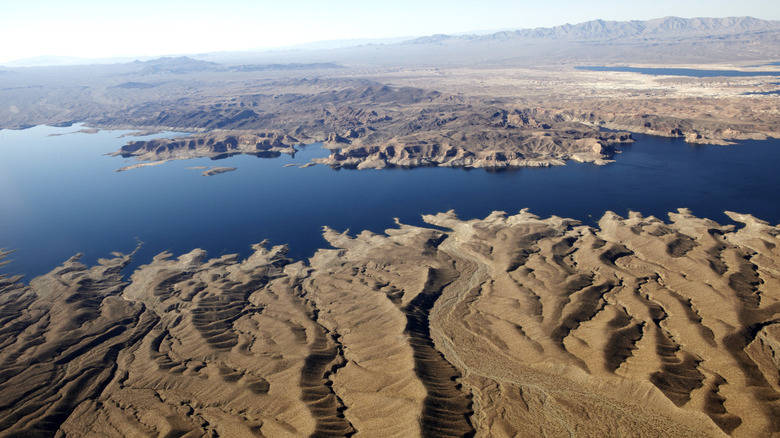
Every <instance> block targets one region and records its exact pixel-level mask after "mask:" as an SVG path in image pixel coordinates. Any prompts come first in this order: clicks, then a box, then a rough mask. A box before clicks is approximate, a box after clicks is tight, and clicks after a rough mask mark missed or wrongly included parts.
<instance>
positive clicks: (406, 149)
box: [314, 127, 633, 169]
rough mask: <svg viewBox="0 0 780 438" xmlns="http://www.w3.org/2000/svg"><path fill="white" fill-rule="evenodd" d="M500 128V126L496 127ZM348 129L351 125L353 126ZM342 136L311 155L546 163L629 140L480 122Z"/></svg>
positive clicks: (415, 162) (605, 151) (391, 163)
mask: <svg viewBox="0 0 780 438" xmlns="http://www.w3.org/2000/svg"><path fill="white" fill-rule="evenodd" d="M502 131H504V132H502ZM353 132H354V131H353ZM353 136H354V137H357V138H356V139H355V140H349V141H347V139H346V138H345V137H340V136H339V137H338V138H341V139H342V140H343V141H340V142H339V141H329V142H327V143H325V145H326V147H328V148H329V149H332V150H333V152H332V153H331V155H330V156H328V157H326V158H318V159H315V160H314V161H315V162H317V163H321V164H326V165H328V166H331V167H333V168H342V167H346V168H357V169H383V168H387V167H420V166H442V167H464V168H503V167H546V166H555V165H563V164H565V162H566V161H568V160H575V161H579V162H591V163H595V164H606V163H608V162H610V161H611V160H610V158H611V157H612V154H613V152H614V145H616V144H619V143H627V142H632V141H633V139H632V138H631V135H630V134H628V133H625V132H623V133H613V132H596V131H590V130H588V129H584V130H581V129H569V130H565V131H564V130H553V129H550V128H549V127H547V128H546V129H544V128H542V129H539V130H533V129H523V130H520V129H513V128H510V129H506V128H504V129H501V128H493V129H489V128H486V129H485V130H483V131H480V132H474V133H458V132H448V133H444V134H442V135H430V136H425V135H413V136H407V137H401V138H396V139H393V140H391V141H387V142H385V143H380V144H378V145H374V144H371V145H366V143H369V141H366V140H361V138H360V136H359V135H357V136H355V135H354V134H353ZM329 140H330V139H329Z"/></svg>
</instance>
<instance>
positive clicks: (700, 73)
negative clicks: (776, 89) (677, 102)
mask: <svg viewBox="0 0 780 438" xmlns="http://www.w3.org/2000/svg"><path fill="white" fill-rule="evenodd" d="M772 65H775V64H772ZM574 68H575V69H577V70H589V71H615V72H625V73H640V74H643V75H654V76H660V75H668V76H688V77H693V78H713V77H721V76H729V77H754V76H780V71H739V70H700V69H694V68H659V67H654V68H645V67H605V66H586V65H583V66H578V67H574Z"/></svg>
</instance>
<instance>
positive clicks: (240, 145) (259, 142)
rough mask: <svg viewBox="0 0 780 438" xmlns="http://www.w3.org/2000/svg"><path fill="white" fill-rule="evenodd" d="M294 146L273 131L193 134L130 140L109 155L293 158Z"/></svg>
mask: <svg viewBox="0 0 780 438" xmlns="http://www.w3.org/2000/svg"><path fill="white" fill-rule="evenodd" d="M297 143H298V140H296V139H295V138H293V137H290V136H289V135H285V134H278V133H273V132H272V133H266V132H261V133H248V132H240V131H238V132H235V131H234V132H229V133H225V132H215V133H209V134H193V135H190V136H188V137H176V138H158V139H154V140H148V141H131V142H128V143H127V144H126V145H125V146H122V148H120V149H119V150H118V151H116V152H114V153H112V154H109V155H113V156H121V157H123V158H136V159H137V160H140V161H168V160H186V159H190V158H197V157H208V158H222V157H227V156H230V155H236V154H249V155H256V156H258V157H267V158H273V157H278V156H279V155H281V154H283V153H284V154H291V155H294V154H295V152H296V149H295V144H297Z"/></svg>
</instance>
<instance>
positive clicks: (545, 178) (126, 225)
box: [0, 126, 780, 277]
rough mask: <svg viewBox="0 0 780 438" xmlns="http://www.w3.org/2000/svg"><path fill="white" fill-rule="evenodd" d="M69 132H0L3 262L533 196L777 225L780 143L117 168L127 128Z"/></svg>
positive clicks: (301, 237)
mask: <svg viewBox="0 0 780 438" xmlns="http://www.w3.org/2000/svg"><path fill="white" fill-rule="evenodd" d="M77 129H79V127H75V128H74V127H71V128H52V127H44V126H39V127H35V128H32V129H27V130H23V131H7V130H4V131H0V247H5V248H16V249H17V252H16V253H14V254H13V256H12V258H13V259H14V260H13V262H12V263H11V264H9V265H7V266H5V267H3V268H0V272H5V273H10V272H13V273H25V274H27V275H28V277H29V276H35V275H39V274H42V273H45V272H47V271H49V270H50V269H52V268H53V267H55V266H56V265H58V264H59V263H61V262H62V261H64V260H66V259H67V258H69V257H70V256H72V255H74V254H75V253H78V252H82V253H84V258H83V260H84V262H86V263H88V264H91V263H94V262H95V261H96V260H97V259H98V258H100V257H105V256H107V255H109V254H110V252H112V251H122V252H129V251H131V250H133V248H135V246H136V241H137V240H136V239H138V240H140V241H143V242H144V245H143V246H142V249H141V251H140V252H139V253H138V254H137V257H136V259H135V262H134V265H135V266H137V265H138V264H141V263H145V262H148V261H149V260H150V259H151V257H153V256H154V255H155V254H157V253H159V252H162V251H171V252H173V253H174V254H175V255H179V254H181V253H184V252H188V251H190V250H191V249H193V248H198V247H199V248H204V249H206V250H207V251H208V252H209V256H219V255H221V254H227V253H241V254H243V255H246V254H248V253H249V252H250V245H251V244H252V243H257V242H260V241H262V240H264V239H268V240H269V241H270V242H271V243H273V244H280V243H289V245H290V255H292V256H293V257H296V258H307V257H309V256H311V255H312V254H313V253H314V251H315V250H316V249H317V248H321V247H326V246H327V243H326V242H325V241H324V239H322V237H321V230H322V226H323V225H328V226H330V227H332V228H335V229H337V230H340V231H341V230H345V229H348V228H349V229H351V231H352V232H359V231H360V230H364V229H369V230H372V231H375V232H382V231H383V230H385V229H386V228H390V227H393V226H394V225H393V218H394V217H398V218H399V219H400V220H401V221H402V222H404V223H409V224H422V221H421V219H420V215H421V214H426V213H436V212H441V211H447V210H449V209H454V210H455V211H456V212H457V213H458V215H459V216H460V217H461V218H464V219H472V218H482V217H485V216H487V215H488V214H490V212H491V211H493V210H503V211H506V212H508V213H515V212H517V211H519V210H520V209H521V208H524V207H528V208H530V209H531V212H533V213H535V214H537V215H540V216H543V217H545V216H549V215H558V216H563V217H571V218H575V219H579V220H581V221H584V222H585V223H589V224H593V223H595V222H596V221H597V220H598V219H599V218H600V217H601V216H602V215H603V213H604V211H606V210H612V211H615V212H616V213H618V214H620V215H623V216H625V215H626V214H627V213H628V211H629V210H634V211H640V212H642V213H643V214H645V215H651V214H652V215H655V216H657V217H660V218H663V219H667V216H666V214H667V212H669V211H675V210H676V209H677V208H679V207H688V208H690V209H691V210H692V211H693V213H694V214H696V215H697V216H702V217H709V218H711V219H714V220H717V221H719V222H721V223H727V222H728V218H727V217H726V216H725V215H724V214H723V213H722V212H723V211H724V210H732V211H737V212H743V213H750V214H754V215H756V216H757V217H759V218H762V219H764V220H767V221H769V222H770V223H772V224H777V223H780V195H778V193H780V172H777V171H776V168H777V164H778V163H780V140H769V141H764V142H759V141H748V142H744V143H742V144H740V145H737V146H705V145H688V144H687V143H685V142H683V141H682V140H679V139H668V138H660V137H650V136H644V135H635V137H636V138H637V139H638V141H637V142H636V143H634V144H632V145H627V146H623V147H622V148H621V149H622V153H621V154H618V155H616V157H615V158H616V160H617V162H616V163H614V164H610V165H607V166H596V165H593V164H583V163H569V164H568V165H566V166H560V167H553V168H544V169H535V168H521V169H516V170H509V171H500V172H489V171H486V170H483V169H472V170H464V169H448V168H417V169H410V170H401V169H386V170H339V171H335V170H332V169H330V168H328V167H324V166H315V167H310V168H306V169H300V168H298V167H284V165H285V164H290V163H305V162H308V161H309V160H310V159H311V158H312V157H317V156H324V155H327V151H326V150H324V149H321V148H318V147H317V145H310V146H307V147H305V148H304V149H303V150H302V151H301V152H299V153H298V154H296V156H295V157H290V156H287V155H282V157H280V158H276V159H261V158H257V157H252V156H246V155H240V156H233V157H229V158H226V159H224V160H218V161H213V160H209V159H205V158H203V159H196V160H187V161H173V162H168V163H165V164H163V165H160V166H152V167H145V168H141V169H134V170H130V171H127V172H115V169H117V168H120V167H123V166H126V165H127V164H132V163H129V162H127V160H125V159H122V158H119V157H109V156H105V155H104V154H105V153H107V152H112V151H114V150H116V149H118V148H119V147H120V146H122V145H123V144H124V143H125V142H126V141H127V140H128V138H118V137H119V136H120V135H122V134H124V133H126V131H101V132H99V133H97V134H69V135H63V136H57V137H50V136H49V134H52V133H67V132H72V131H75V130H77ZM164 135H170V134H164ZM142 138H151V137H142ZM215 165H216V166H229V167H237V168H238V169H237V170H236V171H233V172H228V173H223V174H220V175H215V176H210V177H204V176H201V174H200V171H199V170H192V169H187V167H191V166H215Z"/></svg>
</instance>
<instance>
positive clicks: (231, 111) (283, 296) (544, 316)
mask: <svg viewBox="0 0 780 438" xmlns="http://www.w3.org/2000/svg"><path fill="white" fill-rule="evenodd" d="M697 20H698V21H697ZM567 26H568V27H567ZM567 26H561V27H558V28H551V29H546V30H545V29H536V30H526V31H517V32H501V33H496V34H492V35H485V36H446V35H438V36H432V37H426V38H420V39H415V40H412V41H407V42H404V43H398V44H388V45H365V46H358V47H352V48H340V49H333V50H320V51H316V52H311V53H308V52H298V51H293V52H290V53H266V54H229V53H228V54H214V55H211V56H205V55H204V56H201V57H200V58H197V57H169V58H160V59H155V60H147V61H135V62H130V63H123V64H114V65H92V66H72V67H24V68H22V67H15V68H11V67H8V68H5V67H3V68H2V69H0V80H2V87H0V88H1V89H0V128H4V129H23V128H25V127H29V126H35V125H40V124H49V125H55V126H70V125H72V124H76V123H81V124H84V126H86V127H87V128H84V129H116V128H122V129H132V130H136V131H137V132H138V133H139V134H142V133H148V132H161V131H165V130H172V131H176V132H183V133H186V134H183V135H179V136H173V137H169V138H162V139H156V140H149V141H137V140H132V138H128V142H127V144H126V145H125V146H123V147H122V148H121V149H119V150H117V151H116V152H114V153H113V155H115V156H117V157H120V156H121V157H124V158H131V159H134V160H136V162H135V163H134V164H130V165H126V166H124V167H122V165H121V163H120V160H119V159H118V158H117V168H118V170H121V171H133V169H136V168H138V167H144V166H149V165H156V164H162V163H164V162H166V161H169V160H186V159H191V158H197V157H209V158H220V157H226V156H230V155H234V154H250V155H255V156H258V157H269V158H272V157H275V156H279V155H280V154H294V153H295V151H296V148H297V147H299V146H300V145H304V144H312V143H318V142H322V143H323V146H324V147H325V148H328V149H330V155H329V156H328V157H326V158H320V159H315V160H314V161H315V163H314V164H318V165H327V166H330V167H332V168H334V169H338V168H355V169H377V168H395V167H398V168H403V167H416V166H442V167H464V168H469V167H475V168H503V167H526V166H534V167H545V166H551V165H565V164H566V162H567V161H580V162H589V163H593V164H595V165H609V164H610V162H611V161H613V160H619V159H620V156H619V150H620V145H621V144H626V143H630V142H631V141H633V139H632V136H631V135H632V133H643V134H652V135H661V136H667V137H679V138H684V139H685V141H687V142H689V143H697V144H718V145H726V146H725V147H739V146H735V145H731V146H728V145H730V144H732V143H734V142H735V141H739V140H745V139H756V140H761V139H767V138H780V108H779V107H778V100H777V99H778V96H777V93H776V92H777V91H778V90H780V86H779V85H778V83H780V79H778V77H780V66H777V65H774V64H773V62H774V61H775V60H776V59H777V57H778V56H780V24H779V23H776V22H763V21H760V20H753V19H747V18H742V19H723V20H710V21H707V20H704V19H696V20H682V19H674V18H666V19H660V20H651V21H649V22H621V23H616V22H589V23H583V24H581V25H576V26H572V25H567ZM583 65H600V66H632V67H638V68H641V67H655V68H665V67H669V68H672V67H673V68H687V69H694V70H723V71H724V74H723V75H722V76H717V75H716V76H710V77H693V76H680V75H671V74H670V75H649V74H642V73H638V72H610V71H590V70H583V69H580V68H577V67H581V66H583ZM729 71H739V72H759V73H760V74H759V73H757V74H758V75H756V76H729V75H728V74H727V72H729ZM191 169H193V171H201V172H202V174H203V175H204V176H209V175H215V174H219V173H224V172H230V171H233V170H235V168H234V167H216V166H211V167H197V166H196V167H191ZM112 175H113V173H112ZM522 208H523V206H518V210H520V211H519V212H518V213H515V212H510V213H509V214H507V213H504V212H494V213H493V214H491V215H490V216H488V217H485V218H482V219H475V220H468V221H465V220H460V219H458V217H457V212H453V211H450V212H441V213H439V214H436V215H426V216H425V217H424V218H423V219H424V221H425V222H426V223H427V224H428V225H427V226H411V225H405V224H402V223H397V227H395V228H391V229H388V230H386V231H385V232H384V233H382V234H375V233H372V232H369V231H364V232H360V231H359V230H358V232H357V234H355V233H353V234H350V233H348V232H345V231H343V230H333V229H330V228H327V227H326V228H325V229H324V230H323V235H324V237H325V239H326V240H327V242H328V243H329V244H330V245H331V248H323V249H320V250H319V251H317V252H316V254H315V255H314V256H313V257H312V258H310V259H308V260H293V259H291V258H288V257H287V256H286V250H287V248H286V247H285V246H284V245H279V246H270V245H268V244H266V243H265V242H261V243H257V244H256V245H254V246H252V248H253V251H254V252H253V254H252V255H251V256H249V257H247V258H241V257H238V256H236V255H226V256H222V257H219V258H209V257H207V254H206V253H205V251H202V250H199V249H193V250H192V251H191V252H188V253H186V254H171V253H162V254H159V255H157V256H156V257H155V258H154V259H153V260H148V261H145V263H144V264H143V265H142V266H141V267H139V268H138V269H136V270H134V271H133V272H126V271H127V269H125V268H126V267H127V266H128V265H129V264H130V263H131V261H132V260H133V257H134V256H135V253H131V254H121V253H114V254H112V255H111V256H110V257H107V258H105V259H101V260H100V262H99V263H98V264H97V265H95V266H87V265H85V264H82V263H81V262H80V261H79V256H78V255H74V257H73V258H71V259H70V260H67V261H65V262H64V263H63V264H62V265H61V266H58V267H56V268H55V269H53V270H52V271H51V272H50V273H48V274H46V275H43V276H40V277H37V278H34V279H30V280H29V281H26V280H25V281H23V280H22V278H21V277H19V276H13V275H4V276H0V364H2V365H1V366H0V436H52V435H55V436H114V435H126V436H268V437H281V436H366V437H371V436H398V437H408V436H479V437H501V436H507V437H509V436H540V437H541V436H597V437H603V436H628V435H630V436H648V437H650V436H724V435H731V436H738V437H756V436H774V435H777V434H780V325H779V324H780V227H779V226H777V225H772V224H769V223H767V222H764V221H762V220H761V219H760V218H755V217H753V216H750V215H748V214H742V213H740V212H728V213H727V214H728V215H729V217H730V218H731V219H732V220H733V221H734V222H735V223H736V224H737V225H734V224H731V225H721V224H718V223H716V222H714V221H712V220H708V219H705V218H699V217H696V216H694V215H693V214H692V213H691V212H689V211H688V210H686V209H684V208H683V209H680V210H679V211H677V212H671V213H670V214H669V218H668V219H666V218H655V217H644V216H643V215H642V214H641V213H639V212H632V213H631V214H630V215H628V217H620V216H618V215H617V214H615V213H612V212H605V213H604V216H603V217H602V218H601V220H600V221H599V222H598V226H587V225H583V224H581V223H579V222H577V221H575V220H572V219H567V218H561V217H555V216H553V217H546V218H542V217H538V216H535V215H534V214H533V212H529V211H527V210H521V209H522ZM251 243H252V242H247V245H249V244H251ZM0 244H2V242H0ZM9 254H10V252H9V251H5V250H3V251H0V264H2V263H3V260H2V259H4V258H7V257H8V256H9Z"/></svg>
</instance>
